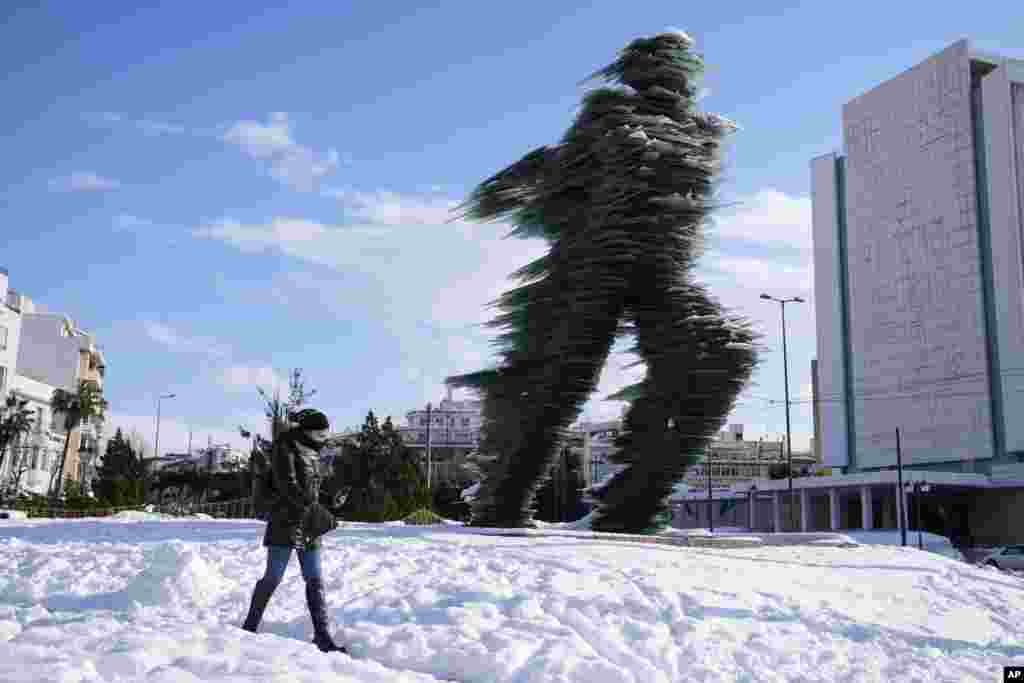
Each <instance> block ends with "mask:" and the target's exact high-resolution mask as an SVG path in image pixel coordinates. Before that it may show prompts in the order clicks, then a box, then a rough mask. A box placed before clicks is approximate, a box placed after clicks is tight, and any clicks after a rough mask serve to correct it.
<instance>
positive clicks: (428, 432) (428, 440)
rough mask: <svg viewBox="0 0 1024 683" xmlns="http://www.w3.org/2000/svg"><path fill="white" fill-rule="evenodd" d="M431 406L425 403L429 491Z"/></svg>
mask: <svg viewBox="0 0 1024 683" xmlns="http://www.w3.org/2000/svg"><path fill="white" fill-rule="evenodd" d="M432 409H433V406H432V405H431V404H430V403H427V489H428V490H429V489H430V423H431V417H430V416H431V414H432V412H431V411H432Z"/></svg>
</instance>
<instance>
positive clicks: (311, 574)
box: [263, 545, 323, 586]
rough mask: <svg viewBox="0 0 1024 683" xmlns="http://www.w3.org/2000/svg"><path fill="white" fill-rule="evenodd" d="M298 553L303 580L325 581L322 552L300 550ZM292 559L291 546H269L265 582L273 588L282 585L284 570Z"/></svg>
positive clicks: (307, 581)
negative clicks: (322, 569) (321, 558)
mask: <svg viewBox="0 0 1024 683" xmlns="http://www.w3.org/2000/svg"><path fill="white" fill-rule="evenodd" d="M298 553H299V567H300V568H301V569H302V578H303V580H304V581H306V583H309V582H310V581H312V580H317V581H321V580H323V573H322V572H321V568H320V550H319V549H317V550H299V551H298ZM291 558H292V547H291V546H290V545H269V546H267V571H266V573H265V574H264V575H263V580H264V581H266V582H268V583H270V584H271V585H273V586H276V585H277V584H279V583H281V579H283V578H284V570H285V569H287V568H288V561H289V560H290V559H291Z"/></svg>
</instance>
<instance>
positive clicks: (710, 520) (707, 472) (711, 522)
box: [704, 444, 715, 534]
mask: <svg viewBox="0 0 1024 683" xmlns="http://www.w3.org/2000/svg"><path fill="white" fill-rule="evenodd" d="M704 462H705V465H704V475H705V476H706V477H707V480H708V533H712V534H713V533H715V522H714V519H713V515H714V512H713V511H712V509H711V500H712V496H711V444H708V450H707V454H706V455H705V456H704Z"/></svg>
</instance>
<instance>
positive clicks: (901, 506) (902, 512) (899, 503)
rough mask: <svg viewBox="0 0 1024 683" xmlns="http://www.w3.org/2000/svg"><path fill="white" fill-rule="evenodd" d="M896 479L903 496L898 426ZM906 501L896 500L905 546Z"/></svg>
mask: <svg viewBox="0 0 1024 683" xmlns="http://www.w3.org/2000/svg"><path fill="white" fill-rule="evenodd" d="M896 481H897V489H898V490H899V495H900V496H901V497H902V496H903V450H902V449H901V448H900V428H899V427H897V428H896ZM903 503H904V501H903V500H901V499H897V501H896V517H897V518H898V519H897V520H896V521H897V523H898V524H899V527H900V546H901V547H905V546H906V545H907V523H906V522H907V511H906V509H905V508H906V507H907V506H906V505H904V504H903Z"/></svg>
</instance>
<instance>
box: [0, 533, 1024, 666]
mask: <svg viewBox="0 0 1024 683" xmlns="http://www.w3.org/2000/svg"><path fill="white" fill-rule="evenodd" d="M133 517H135V519H117V520H111V519H104V520H68V521H49V520H38V521H37V520H4V521H0V680H3V681H5V682H10V683H15V682H29V681H31V682H32V683H36V682H40V683H41V682H43V681H47V682H49V681H79V682H81V683H100V682H101V681H104V682H105V681H111V682H112V681H155V682H157V683H184V682H186V681H187V682H190V683H195V682H197V681H204V682H206V681H210V682H212V681H219V682H223V683H226V682H228V681H231V682H233V683H240V682H242V681H269V680H281V681H285V680H287V681H298V682H302V681H310V682H312V681H317V682H318V683H320V682H324V681H330V682H332V683H345V682H356V681H359V682H371V683H392V682H409V683H411V682H423V683H426V682H428V681H438V680H449V681H460V682H462V683H469V682H475V683H483V682H485V681H486V682H488V683H491V682H495V683H500V682H502V681H516V682H519V683H541V682H548V681H560V682H577V681H578V682H586V683H649V682H650V683H674V682H675V681H735V680H749V681H754V680H757V681H794V680H801V681H834V680H846V681H910V680H943V681H992V680H1000V678H999V676H1000V674H1001V671H1002V667H1003V665H1004V664H1007V663H1011V662H1020V661H1024V638H1022V636H1021V635H1020V628H1019V626H1020V624H1021V623H1022V622H1024V580H1022V579H1021V578H1019V577H1016V576H1012V575H1008V574H1002V573H999V572H997V571H995V570H987V569H983V568H979V567H974V566H971V565H968V564H964V563H962V562H957V561H955V560H952V559H948V558H945V557H941V556H938V555H934V554H932V553H922V552H919V551H918V550H916V549H915V548H899V547H892V546H889V545H880V546H873V545H861V546H858V547H853V548H837V547H816V546H784V547H770V546H767V545H766V546H762V547H755V548H729V549H726V548H708V547H685V546H683V547H678V546H668V545H664V546H663V545H639V544H623V543H618V542H614V541H612V540H610V539H607V538H605V537H600V535H593V536H591V537H586V538H576V537H569V536H558V537H543V536H541V537H536V536H527V537H522V538H519V537H514V536H511V537H510V536H500V535H485V534H480V533H474V532H473V530H470V529H466V528H463V527H458V526H436V527H407V526H402V525H401V524H390V525H374V524H351V525H345V526H344V527H342V528H340V529H338V530H336V531H334V532H332V533H330V534H329V535H328V536H327V537H326V538H325V541H324V554H323V569H324V576H325V583H326V589H327V595H328V603H329V613H330V616H331V618H332V620H333V621H334V623H335V624H336V626H337V629H336V635H337V636H338V637H339V638H340V639H341V640H343V641H344V642H345V643H346V644H347V645H348V647H349V649H350V651H351V652H352V657H348V656H345V655H341V654H332V655H324V654H322V653H320V652H319V651H317V650H316V649H315V647H314V646H313V645H311V644H310V642H309V641H310V639H311V635H312V633H311V630H312V629H311V625H310V622H309V616H308V613H307V612H306V606H305V598H304V588H303V582H302V578H301V576H300V573H299V570H298V567H297V566H296V564H297V563H296V562H295V561H294V560H293V563H292V565H291V566H290V567H289V569H288V573H287V574H286V575H285V579H284V582H283V583H282V585H281V586H280V587H279V588H278V590H277V592H276V593H275V595H274V597H273V599H272V600H271V602H270V605H269V607H268V609H267V612H266V615H265V618H264V623H263V627H262V628H261V633H259V634H250V633H247V632H244V631H242V630H241V629H239V628H238V624H240V623H241V621H242V620H243V618H244V614H245V611H246V609H247V607H248V599H249V595H250V590H251V589H252V585H253V584H254V583H255V581H256V579H257V578H259V576H260V574H261V573H262V570H263V567H264V562H265V551H264V549H263V548H262V546H261V545H260V540H261V537H262V533H263V528H264V526H263V524H262V523H259V522H250V521H238V520H198V519H185V520H181V519H179V520H162V521H156V518H154V517H153V516H151V515H150V516H146V515H134V516H133ZM136 520H143V521H136Z"/></svg>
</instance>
